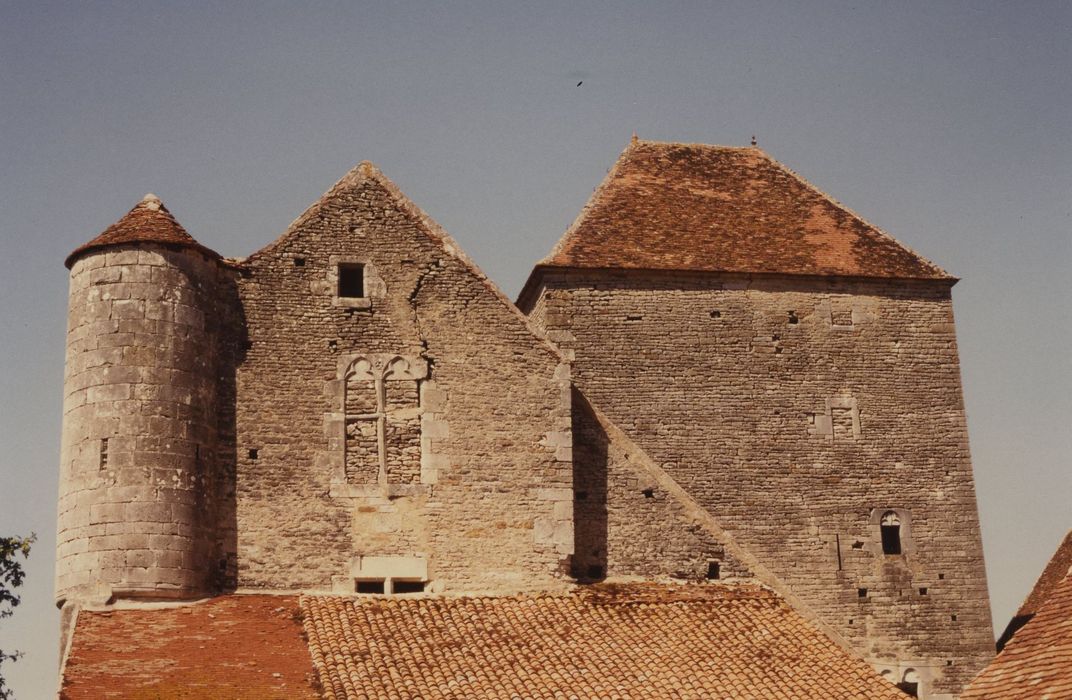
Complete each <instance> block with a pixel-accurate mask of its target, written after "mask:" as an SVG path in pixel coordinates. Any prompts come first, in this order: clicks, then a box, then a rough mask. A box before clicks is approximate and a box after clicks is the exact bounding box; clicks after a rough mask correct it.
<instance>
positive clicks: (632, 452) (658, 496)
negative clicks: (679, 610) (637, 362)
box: [573, 390, 753, 581]
mask: <svg viewBox="0 0 1072 700" xmlns="http://www.w3.org/2000/svg"><path fill="white" fill-rule="evenodd" d="M609 428H610V426H607V425H605V423H604V422H603V421H601V420H600V418H599V416H597V415H596V413H595V411H594V410H593V409H592V407H591V405H590V404H589V403H588V401H587V400H586V399H585V398H584V396H583V395H582V394H581V393H580V392H579V391H576V390H575V391H574V393H573V494H574V504H573V517H574V523H573V530H574V555H573V575H574V577H575V578H577V579H579V580H582V581H599V580H603V579H604V578H610V579H622V578H634V577H635V578H642V579H652V578H656V579H658V578H675V579H681V580H688V581H703V580H724V579H739V578H751V577H752V575H753V574H752V571H751V569H750V568H749V566H748V564H746V563H744V562H742V561H740V559H738V557H736V556H735V555H734V552H733V551H732V550H733V547H732V546H730V547H727V546H726V542H725V537H723V536H721V535H722V534H723V533H713V532H711V530H710V529H709V528H708V527H707V522H705V520H706V519H704V518H700V517H697V515H700V514H699V513H697V512H696V511H698V510H702V509H701V508H700V506H699V505H698V504H695V503H693V502H689V501H686V500H684V499H682V498H681V497H680V496H681V494H679V493H677V492H676V490H671V489H668V488H666V485H665V483H664V480H663V479H661V478H660V476H661V475H660V474H658V473H657V472H656V471H655V470H654V469H652V468H651V466H650V465H649V464H647V463H646V462H647V457H646V455H644V454H643V453H642V450H640V449H639V447H637V446H636V445H635V444H633V443H631V442H627V441H626V440H623V439H622V436H621V435H620V433H619V434H615V433H614V432H613V431H612V430H610V429H609Z"/></svg>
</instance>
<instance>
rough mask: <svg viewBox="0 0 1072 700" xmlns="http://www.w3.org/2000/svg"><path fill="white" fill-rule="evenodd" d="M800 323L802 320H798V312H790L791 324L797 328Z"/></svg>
mask: <svg viewBox="0 0 1072 700" xmlns="http://www.w3.org/2000/svg"><path fill="white" fill-rule="evenodd" d="M798 323H800V319H799V318H797V312H796V311H790V312H789V324H790V325H794V326H795V325H796V324H798Z"/></svg>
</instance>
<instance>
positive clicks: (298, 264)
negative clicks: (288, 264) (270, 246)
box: [294, 258, 305, 267]
mask: <svg viewBox="0 0 1072 700" xmlns="http://www.w3.org/2000/svg"><path fill="white" fill-rule="evenodd" d="M294 267H305V258H294Z"/></svg>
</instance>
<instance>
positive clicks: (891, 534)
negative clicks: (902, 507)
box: [881, 510, 901, 555]
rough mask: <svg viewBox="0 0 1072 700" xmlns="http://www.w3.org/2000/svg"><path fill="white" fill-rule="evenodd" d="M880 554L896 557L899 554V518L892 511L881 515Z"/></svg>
mask: <svg viewBox="0 0 1072 700" xmlns="http://www.w3.org/2000/svg"><path fill="white" fill-rule="evenodd" d="M881 529H882V553H883V554H888V555H897V554H900V553H901V518H900V516H898V515H897V513H895V512H894V511H892V510H888V511H886V512H885V513H883V514H882V521H881Z"/></svg>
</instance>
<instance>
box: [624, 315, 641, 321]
mask: <svg viewBox="0 0 1072 700" xmlns="http://www.w3.org/2000/svg"><path fill="white" fill-rule="evenodd" d="M643 318H644V317H643V316H637V315H634V314H630V315H628V316H626V317H625V320H626V321H640V320H642V319H643Z"/></svg>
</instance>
